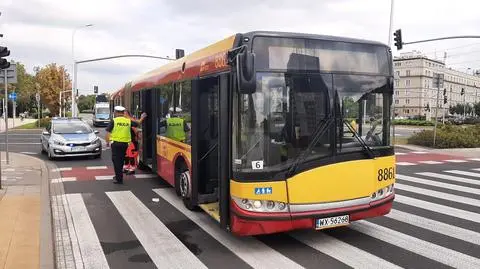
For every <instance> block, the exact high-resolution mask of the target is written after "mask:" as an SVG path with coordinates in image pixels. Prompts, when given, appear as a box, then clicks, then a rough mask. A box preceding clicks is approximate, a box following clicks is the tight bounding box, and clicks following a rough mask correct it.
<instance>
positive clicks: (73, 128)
mask: <svg viewBox="0 0 480 269" xmlns="http://www.w3.org/2000/svg"><path fill="white" fill-rule="evenodd" d="M53 132H54V133H55V134H88V133H91V132H92V129H91V128H90V127H89V126H88V125H86V124H85V123H82V122H57V123H54V124H53Z"/></svg>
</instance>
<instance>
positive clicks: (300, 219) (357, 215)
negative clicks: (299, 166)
mask: <svg viewBox="0 0 480 269" xmlns="http://www.w3.org/2000/svg"><path fill="white" fill-rule="evenodd" d="M394 199H395V194H394V193H393V194H392V195H389V196H388V197H385V198H384V199H382V200H378V201H375V202H371V203H369V204H366V205H362V206H351V207H344V208H336V209H328V210H322V211H311V212H302V213H257V212H250V211H246V210H244V209H242V208H240V207H239V206H238V205H237V204H236V203H235V202H234V201H231V203H230V206H231V209H232V210H231V212H232V214H231V216H230V218H231V219H230V226H231V230H232V233H234V234H236V235H239V236H251V235H259V234H272V233H280V232H286V231H292V230H297V229H315V221H316V220H317V219H319V218H326V217H333V216H339V215H349V221H350V222H352V221H356V220H361V219H367V218H373V217H378V216H383V215H386V214H388V213H389V212H390V210H391V208H392V204H393V200H394Z"/></svg>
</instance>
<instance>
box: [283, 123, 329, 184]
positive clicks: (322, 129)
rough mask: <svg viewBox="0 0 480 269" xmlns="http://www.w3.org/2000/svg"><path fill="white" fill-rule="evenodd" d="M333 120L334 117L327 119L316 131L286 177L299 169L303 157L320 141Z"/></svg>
mask: <svg viewBox="0 0 480 269" xmlns="http://www.w3.org/2000/svg"><path fill="white" fill-rule="evenodd" d="M332 122H333V117H330V118H328V119H327V121H326V122H325V123H324V124H320V125H319V126H318V127H317V129H316V130H315V132H314V133H313V134H314V136H313V139H312V141H311V142H310V144H308V147H307V149H306V150H305V151H303V152H302V154H301V155H300V156H298V158H297V160H296V161H295V162H294V163H293V164H292V166H290V168H289V169H288V171H287V174H286V177H291V176H292V175H293V174H294V173H295V170H297V168H298V166H299V165H300V164H301V163H302V162H303V159H305V157H306V156H307V155H308V153H309V152H311V151H312V148H313V147H314V146H315V145H316V144H317V143H318V140H319V139H320V138H321V137H322V136H323V134H324V133H325V131H326V130H328V127H329V126H330V125H331V124H332Z"/></svg>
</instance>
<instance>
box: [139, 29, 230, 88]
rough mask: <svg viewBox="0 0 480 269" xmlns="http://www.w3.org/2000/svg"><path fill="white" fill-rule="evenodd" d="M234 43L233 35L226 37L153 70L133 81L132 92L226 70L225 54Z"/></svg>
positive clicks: (227, 67) (227, 66)
mask: <svg viewBox="0 0 480 269" xmlns="http://www.w3.org/2000/svg"><path fill="white" fill-rule="evenodd" d="M234 41H235V35H233V36H230V37H227V38H225V39H223V40H221V41H219V42H217V43H214V44H212V45H210V46H208V47H205V48H203V49H200V50H198V51H196V52H193V53H192V54H189V55H186V56H185V57H183V58H180V59H177V60H175V61H172V62H170V63H168V64H166V65H164V66H161V67H159V68H157V69H154V70H152V71H150V72H148V73H146V74H144V75H142V76H140V77H139V78H137V79H135V80H133V81H132V90H133V91H137V90H140V89H143V88H149V87H154V86H156V85H159V84H162V83H166V82H170V81H177V80H183V79H186V78H191V77H195V76H199V75H200V76H201V75H206V74H209V73H213V72H218V71H221V70H228V69H229V68H230V66H229V65H228V64H227V63H226V56H227V54H226V53H227V52H228V50H230V49H231V48H232V47H233V43H234Z"/></svg>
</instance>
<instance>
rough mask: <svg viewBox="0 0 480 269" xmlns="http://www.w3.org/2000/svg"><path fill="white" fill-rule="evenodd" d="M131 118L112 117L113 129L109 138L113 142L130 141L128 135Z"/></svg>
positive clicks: (130, 138)
mask: <svg viewBox="0 0 480 269" xmlns="http://www.w3.org/2000/svg"><path fill="white" fill-rule="evenodd" d="M131 124H132V122H131V120H130V119H127V118H125V117H116V118H113V129H112V134H111V135H110V139H111V140H112V141H115V142H124V143H130V141H132V137H131V135H130V127H131Z"/></svg>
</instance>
